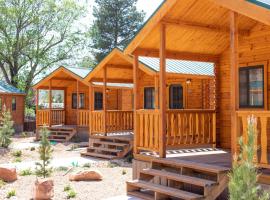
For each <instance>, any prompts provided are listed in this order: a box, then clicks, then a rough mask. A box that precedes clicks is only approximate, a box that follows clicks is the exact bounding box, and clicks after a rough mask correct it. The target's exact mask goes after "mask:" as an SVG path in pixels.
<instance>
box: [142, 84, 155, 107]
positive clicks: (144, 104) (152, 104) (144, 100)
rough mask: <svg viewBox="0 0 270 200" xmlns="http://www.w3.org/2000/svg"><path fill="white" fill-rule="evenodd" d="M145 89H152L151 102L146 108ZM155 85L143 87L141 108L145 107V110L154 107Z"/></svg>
mask: <svg viewBox="0 0 270 200" xmlns="http://www.w3.org/2000/svg"><path fill="white" fill-rule="evenodd" d="M147 89H151V90H153V98H152V103H151V108H147V107H146V95H145V93H146V92H145V91H146V90H147ZM155 97H156V96H155V87H153V86H147V87H144V88H143V109H145V110H154V109H155Z"/></svg>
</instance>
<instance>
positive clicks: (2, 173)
mask: <svg viewBox="0 0 270 200" xmlns="http://www.w3.org/2000/svg"><path fill="white" fill-rule="evenodd" d="M0 179H1V180H3V181H5V182H13V181H16V180H17V172H16V169H15V168H5V167H0Z"/></svg>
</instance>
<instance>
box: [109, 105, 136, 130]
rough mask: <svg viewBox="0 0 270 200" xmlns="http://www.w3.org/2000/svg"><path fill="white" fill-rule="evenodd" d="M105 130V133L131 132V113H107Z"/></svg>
mask: <svg viewBox="0 0 270 200" xmlns="http://www.w3.org/2000/svg"><path fill="white" fill-rule="evenodd" d="M106 130H107V132H118V131H131V130H133V111H122V110H115V111H107V115H106Z"/></svg>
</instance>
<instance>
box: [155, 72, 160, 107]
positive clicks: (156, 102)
mask: <svg viewBox="0 0 270 200" xmlns="http://www.w3.org/2000/svg"><path fill="white" fill-rule="evenodd" d="M158 81H159V80H158V75H155V109H158V108H159V105H158V99H159V94H158V91H159V90H158V84H159V82H158Z"/></svg>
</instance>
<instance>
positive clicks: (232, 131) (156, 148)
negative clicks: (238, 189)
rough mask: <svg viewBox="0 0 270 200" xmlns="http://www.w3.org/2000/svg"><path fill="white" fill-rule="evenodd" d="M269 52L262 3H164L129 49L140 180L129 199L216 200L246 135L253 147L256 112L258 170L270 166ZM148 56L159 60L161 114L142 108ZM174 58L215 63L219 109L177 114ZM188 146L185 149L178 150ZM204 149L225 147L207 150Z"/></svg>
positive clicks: (269, 17)
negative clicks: (172, 93)
mask: <svg viewBox="0 0 270 200" xmlns="http://www.w3.org/2000/svg"><path fill="white" fill-rule="evenodd" d="M269 51H270V10H269V5H268V4H266V3H263V2H262V1H258V0H252V1H241V0H226V1H223V0H200V1H193V0H181V1H177V0H167V1H164V2H163V4H162V5H161V6H160V7H159V8H158V10H157V11H156V12H155V13H154V15H153V16H152V17H151V18H150V19H149V20H148V21H147V22H146V24H145V25H144V26H143V27H142V29H141V30H140V31H139V33H138V34H137V35H136V36H135V37H134V39H133V40H132V41H131V42H130V44H129V45H128V46H127V48H126V49H125V54H127V55H132V56H133V58H134V68H133V69H134V77H133V78H134V94H135V97H134V109H135V118H134V127H135V128H134V136H135V138H134V157H135V160H134V163H133V172H134V179H135V180H134V181H131V182H128V185H127V189H128V194H130V195H134V196H138V197H140V198H143V199H165V198H168V197H174V198H179V199H216V198H217V197H218V196H219V195H220V194H221V193H222V191H223V190H224V188H226V186H227V182H228V177H227V172H228V170H229V169H230V167H231V159H232V155H234V154H235V153H237V152H238V145H237V144H238V139H239V137H240V136H243V137H244V141H245V142H246V139H247V117H248V116H250V115H254V116H256V117H257V119H258V141H257V145H258V146H260V149H259V150H258V155H257V157H256V161H257V163H258V167H259V170H260V171H261V170H263V169H268V168H269V166H270V165H269V147H270V145H269V138H270V137H269V118H270V112H269V102H270V100H269V91H268V86H269V78H268V75H269V60H270V57H269ZM141 57H156V58H158V60H159V65H160V70H159V80H158V81H157V83H156V85H158V89H159V91H160V92H159V95H158V96H159V98H158V101H159V107H158V108H156V109H155V111H154V112H153V111H150V110H145V109H141V103H140V102H141V99H142V97H141V95H140V93H139V90H141V86H140V83H141V82H140V72H139V66H138V65H139V61H140V58H141ZM168 59H174V60H187V61H196V62H211V63H213V64H214V66H215V70H214V71H215V74H214V75H215V78H214V79H215V98H214V99H212V100H211V101H214V102H215V103H214V104H215V106H214V107H213V108H212V109H213V110H211V109H210V110H209V109H206V108H204V107H201V108H198V109H196V110H193V111H192V112H190V111H189V110H174V112H173V114H171V111H170V110H169V109H168V107H167V102H168V100H167V99H168V98H169V97H168V94H169V93H168V91H167V84H168V82H169V79H170V78H169V76H168V75H167V74H166V73H165V72H166V70H167V62H168ZM156 87H157V86H156ZM198 101H199V99H198ZM196 103H197V100H194V101H192V105H193V104H196ZM149 121H150V123H149ZM146 122H147V123H146ZM182 141H183V142H184V144H185V149H184V150H183V149H180V148H179V144H182ZM198 144H199V145H202V146H201V147H200V148H198ZM205 144H208V145H209V146H211V145H212V146H213V147H215V145H216V146H217V147H218V148H219V149H216V148H213V149H209V148H203V145H205ZM177 171H178V172H177ZM179 172H180V173H179ZM262 172H263V175H262V176H260V179H259V181H263V182H264V183H268V184H269V182H268V181H266V180H267V179H265V177H267V176H268V174H267V173H266V172H265V171H262ZM210 174H211V175H210ZM209 180H211V181H212V182H211V183H210V185H208V184H209V182H208V181H209ZM268 180H269V179H268ZM185 186H187V187H185ZM194 188H201V190H196V189H194ZM145 191H147V193H145Z"/></svg>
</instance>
